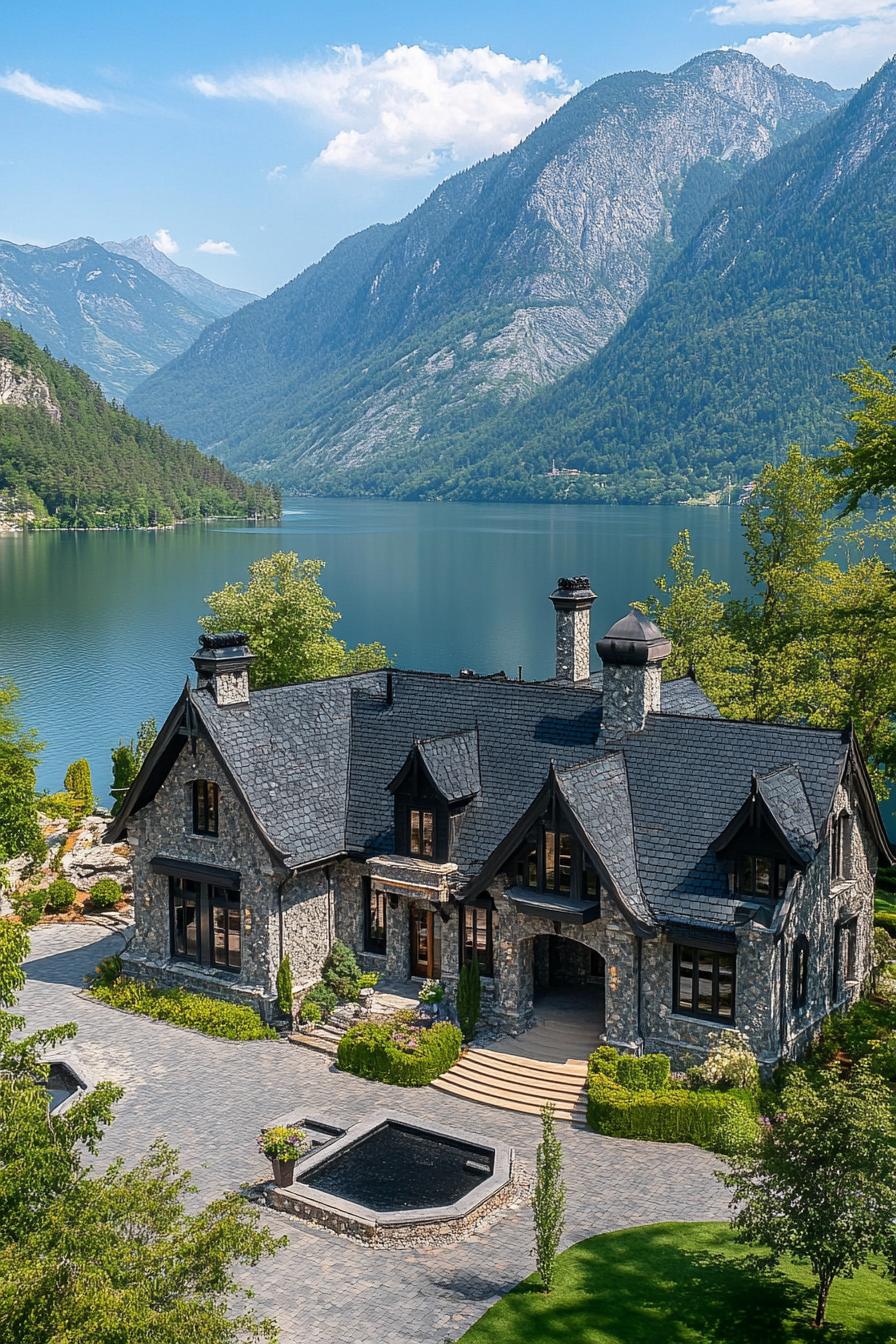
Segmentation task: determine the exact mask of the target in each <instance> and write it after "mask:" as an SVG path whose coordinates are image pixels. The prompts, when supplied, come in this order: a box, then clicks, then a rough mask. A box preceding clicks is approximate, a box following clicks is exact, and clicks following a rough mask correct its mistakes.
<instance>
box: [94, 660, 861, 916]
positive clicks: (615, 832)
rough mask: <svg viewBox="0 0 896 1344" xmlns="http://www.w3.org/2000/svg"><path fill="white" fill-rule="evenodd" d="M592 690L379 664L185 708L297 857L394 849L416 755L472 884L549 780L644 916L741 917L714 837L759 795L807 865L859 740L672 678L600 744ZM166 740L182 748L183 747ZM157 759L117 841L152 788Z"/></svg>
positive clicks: (207, 696)
mask: <svg viewBox="0 0 896 1344" xmlns="http://www.w3.org/2000/svg"><path fill="white" fill-rule="evenodd" d="M596 683H597V678H592V679H591V681H589V682H587V683H584V684H580V685H577V686H571V685H562V684H560V683H556V682H540V683H532V682H514V681H507V680H496V679H489V678H475V677H469V676H464V677H450V676H442V675H438V674H433V673H422V672H403V671H393V672H389V673H386V672H374V673H366V674H360V675H356V676H351V677H343V678H334V679H331V680H325V681H315V682H307V683H301V684H297V685H291V686H284V687H280V688H278V689H275V690H265V691H255V692H253V693H252V695H251V698H250V703H249V704H248V705H243V706H241V705H230V706H222V707H219V706H218V705H216V703H215V701H214V698H213V696H212V694H211V693H210V692H209V691H207V690H202V691H185V695H184V699H183V708H184V712H185V713H189V714H190V715H192V716H193V717H194V718H195V719H196V720H198V722H199V724H200V727H201V730H203V731H205V732H206V733H207V734H208V737H209V739H210V740H211V743H212V745H213V748H214V750H215V751H216V753H217V754H218V756H219V759H220V760H221V762H222V764H223V765H224V767H225V769H226V770H227V772H228V774H229V775H230V776H231V778H232V779H233V780H234V781H235V782H236V784H237V786H238V791H239V793H240V794H241V796H242V797H243V799H244V801H245V802H246V805H247V807H248V808H249V810H250V812H251V814H252V816H253V817H254V819H255V822H256V825H257V826H258V828H259V830H260V832H261V833H262V835H263V837H264V839H265V841H266V843H267V844H268V846H269V848H270V849H271V851H272V853H273V854H274V855H275V857H276V858H278V859H279V861H280V862H281V863H282V864H283V865H284V866H285V867H297V866H300V865H306V864H313V863H315V862H321V861H323V860H325V859H331V858H333V857H334V856H335V855H337V854H344V853H347V854H355V855H365V854H366V855H372V854H382V853H391V852H393V851H394V849H395V834H394V799H393V796H392V793H391V792H390V787H389V786H390V784H391V783H393V782H394V781H395V779H396V777H398V776H399V775H400V773H401V771H402V769H403V767H405V766H406V763H407V762H408V760H409V758H410V756H411V754H412V753H413V752H415V751H416V752H417V753H418V754H419V758H420V760H421V761H422V762H423V764H424V767H425V769H426V772H427V773H428V774H429V776H430V778H431V779H432V781H433V783H434V784H435V786H436V787H437V788H438V789H439V791H440V792H441V793H442V794H443V796H444V797H445V798H446V800H447V801H448V802H449V803H451V804H454V805H457V806H459V807H460V822H459V825H458V826H457V828H456V833H455V839H454V846H453V850H452V853H451V856H450V857H451V860H452V861H453V862H454V863H456V864H457V867H458V882H459V883H460V884H461V885H462V886H463V885H469V884H472V883H474V882H475V879H476V878H477V876H478V875H480V874H481V873H482V872H483V870H485V869H486V868H487V866H488V863H489V860H490V858H491V857H492V856H493V855H495V854H496V852H497V851H498V850H499V847H500V846H501V844H502V842H503V841H505V840H506V838H507V837H508V836H509V835H510V834H511V833H512V832H513V830H514V828H515V826H516V825H517V824H518V823H519V821H520V818H521V817H523V816H524V815H525V814H526V812H527V810H528V809H530V808H531V807H532V806H533V804H534V802H535V800H536V799H537V798H538V797H539V795H540V794H541V793H542V791H543V790H544V789H545V786H546V782H547V781H548V780H549V779H552V780H553V781H554V787H556V789H557V791H558V793H559V796H560V798H561V801H562V802H563V804H564V805H565V806H566V807H568V808H569V810H570V811H571V813H572V814H573V815H574V817H575V819H576V822H577V824H578V826H579V828H580V829H581V832H582V834H583V835H584V836H585V837H586V838H587V840H588V844H589V847H591V848H592V849H593V851H594V852H595V853H596V854H597V856H598V857H599V859H600V861H601V865H602V866H603V867H604V868H605V870H606V871H607V872H608V874H609V875H610V877H611V880H612V885H613V887H614V888H615V889H616V891H617V892H618V894H619V896H620V899H621V900H622V901H623V904H624V905H625V907H626V908H627V910H628V911H629V913H630V915H631V917H632V918H633V919H634V920H636V921H637V922H639V923H643V924H647V923H655V922H657V921H659V922H663V921H672V922H685V923H693V924H698V925H705V926H716V927H731V926H732V924H733V921H734V914H735V909H736V906H737V902H736V901H735V900H734V899H733V898H732V896H731V895H730V894H729V890H728V881H727V874H726V871H725V869H724V867H723V865H721V864H720V863H719V862H718V860H717V858H716V856H715V853H714V850H713V842H714V841H715V840H716V839H717V838H718V837H719V835H720V833H721V832H723V831H724V829H725V827H726V826H728V825H729V823H730V822H731V821H732V818H734V817H735V815H736V814H737V812H738V809H739V808H741V807H742V806H743V804H744V800H745V799H747V798H748V797H749V796H750V794H751V790H756V789H757V788H758V790H759V791H761V795H762V799H763V802H764V805H765V806H767V807H768V808H769V809H770V810H771V812H772V813H773V814H774V816H775V818H776V820H777V824H778V825H779V826H780V828H781V831H782V833H784V834H786V835H787V837H788V838H789V840H790V842H791V844H792V845H793V847H794V849H795V850H796V851H797V852H798V853H799V854H801V855H802V856H803V857H804V859H805V861H806V862H808V861H809V860H810V859H811V856H812V854H814V853H815V851H816V849H817V846H818V844H819V841H820V837H821V836H822V832H823V828H824V826H825V822H826V820H827V818H828V816H829V814H830V811H831V807H832V803H833V799H834V795H835V792H836V789H837V786H838V784H839V782H840V780H841V778H842V777H843V772H844V769H845V767H846V764H847V761H848V759H849V757H850V752H851V750H853V748H852V739H851V736H850V734H849V733H841V732H838V731H824V730H819V729H810V728H801V727H787V726H783V725H777V724H758V723H747V722H735V721H730V720H725V719H722V718H721V717H720V716H719V714H718V711H717V710H716V709H715V707H714V706H713V705H711V703H710V702H709V701H708V700H707V698H706V696H705V695H704V693H703V691H702V690H701V689H700V687H699V686H697V684H696V683H695V682H694V681H693V680H692V679H691V678H683V679H682V680H680V681H672V682H667V683H665V684H664V685H663V688H662V700H661V709H660V712H659V713H656V714H650V715H649V716H648V718H647V721H646V724H645V727H644V728H643V729H642V730H641V731H640V732H635V733H630V734H628V735H627V736H626V737H624V738H622V739H621V740H619V741H616V742H614V744H613V746H612V748H604V746H603V745H602V744H601V741H600V730H601V714H602V699H603V697H602V694H601V690H600V687H599V685H598V684H596ZM170 741H171V744H172V745H169V747H168V748H167V750H168V751H169V753H170V751H172V750H176V749H179V748H178V747H177V744H176V742H175V740H174V739H173V738H171V739H170ZM160 750H161V748H160ZM858 759H859V760H860V757H859V758H858ZM150 765H151V763H150V762H147V769H146V770H145V772H144V775H143V783H142V784H141V781H140V780H138V782H137V785H135V787H134V789H133V790H132V792H131V794H130V795H129V797H128V799H127V801H126V804H125V807H124V808H123V809H122V813H121V814H120V818H119V820H118V822H117V823H116V824H117V833H120V832H121V831H122V830H123V829H124V828H125V826H126V821H127V815H128V814H129V812H131V811H133V810H134V808H135V807H139V806H142V805H143V804H144V803H145V802H146V801H147V798H148V797H149V796H150V795H151V792H152V791H153V789H152V779H153V778H154V777H155V778H157V777H158V773H159V767H158V766H156V768H155V776H153V770H152V769H151V768H149V767H150ZM862 768H864V767H862ZM155 787H157V784H156V786H155ZM884 843H885V842H884Z"/></svg>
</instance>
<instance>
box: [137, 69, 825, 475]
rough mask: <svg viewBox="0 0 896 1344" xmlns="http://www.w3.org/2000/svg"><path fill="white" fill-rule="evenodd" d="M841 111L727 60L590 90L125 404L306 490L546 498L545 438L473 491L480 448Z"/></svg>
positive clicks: (807, 90)
mask: <svg viewBox="0 0 896 1344" xmlns="http://www.w3.org/2000/svg"><path fill="white" fill-rule="evenodd" d="M848 96H849V95H848V94H847V93H844V92H842V91H836V90H834V89H832V88H830V87H829V86H827V85H824V84H818V83H813V82H812V81H809V80H804V79H798V78H796V77H794V76H791V75H789V74H787V73H786V72H785V71H784V70H782V69H781V68H780V67H776V68H775V69H769V68H768V67H767V66H765V65H763V64H762V63H761V62H759V61H757V60H755V59H754V58H753V57H750V56H747V55H744V54H742V53H738V52H730V51H724V52H711V53H708V54H706V55H704V56H701V57H698V58H696V59H694V60H692V61H689V62H688V63H687V64H686V65H684V66H682V67H681V68H680V69H678V70H676V71H674V72H672V73H671V74H669V75H656V74H651V73H647V72H636V73H629V74H623V75H617V76H612V77H610V78H608V79H603V80H600V81H598V82H597V83H596V84H594V85H592V86H591V87H590V88H588V89H585V90H583V92H581V93H580V94H578V95H577V96H576V97H574V98H572V99H570V100H569V102H567V103H566V104H565V105H564V106H563V107H562V108H561V109H560V110H559V111H558V112H556V113H555V114H554V115H553V116H552V117H550V118H549V119H548V120H547V121H546V122H544V123H543V124H542V125H541V126H539V127H538V128H537V129H536V130H535V131H534V132H533V133H532V134H531V135H530V136H529V137H528V138H527V139H526V140H524V141H523V142H522V143H521V144H519V145H518V146H517V147H516V148H515V149H513V150H511V151H509V152H508V153H505V154H502V155H498V156H496V157H495V158H493V159H490V160H488V161H486V162H483V163H480V164H477V165H476V166H474V167H473V168H471V169H469V170H467V171H466V172H463V173H459V174H457V175H456V176H454V177H452V178H450V179H448V180H447V181H446V182H444V183H443V184H442V185H441V186H440V187H438V188H437V189H436V190H435V191H434V192H433V193H432V195H431V196H430V197H429V198H428V199H427V200H426V201H425V202H424V203H423V204H422V205H421V206H420V207H419V208H418V209H417V210H415V211H413V212H412V213H411V214H410V215H409V216H407V218H405V219H404V220H401V221H400V222H399V223H397V224H392V225H380V226H375V227H373V228H370V229H367V230H364V231H363V232H362V233H360V234H356V235H354V236H353V237H350V238H347V239H346V240H344V241H343V242H342V243H340V244H339V245H338V246H337V247H336V248H334V249H333V251H332V252H330V253H329V254H328V255H327V256H326V257H324V258H323V259H322V260H321V261H320V262H319V263H317V264H316V265H314V266H311V267H309V268H308V269H307V270H306V271H304V272H303V273H302V274H301V275H299V276H298V277H297V278H296V279H295V280H293V281H291V282H290V283H289V284H287V285H285V286H284V287H283V288H282V289H280V290H277V291H276V292H275V293H274V294H272V295H270V296H269V297H268V298H267V299H264V300H262V301H261V302H259V303H256V304H253V305H252V306H251V307H249V308H245V309H242V310H241V311H239V312H237V313H235V314H233V315H232V316H230V317H228V318H224V319H222V320H221V321H218V322H216V323H215V324H214V325H213V326H211V327H209V328H208V329H207V330H206V331H204V332H203V333H202V335H201V336H200V337H199V339H198V340H197V341H196V342H195V343H194V344H193V345H192V346H191V347H190V348H189V350H187V351H186V352H185V353H184V354H183V355H181V356H180V357H179V358H177V359H175V360H173V361H172V362H171V363H170V364H168V365H166V366H165V367H164V368H162V369H160V370H159V371H158V372H157V373H156V374H155V375H154V376H152V377H151V378H149V379H148V380H147V381H146V382H144V383H143V384H141V385H140V386H139V387H138V388H136V389H135V391H134V392H133V393H132V394H131V396H130V398H129V403H128V404H129V405H130V406H131V407H132V408H133V409H134V410H135V411H136V412H137V413H139V414H141V415H146V416H148V417H150V418H151V419H155V420H159V421H161V422H162V423H164V424H166V425H167V426H168V427H170V428H172V429H173V430H174V431H176V432H177V433H178V434H184V435H189V436H191V437H194V438H195V439H196V440H197V442H199V443H200V444H201V445H202V446H204V447H210V448H213V449H214V451H215V452H217V453H218V454H219V455H220V456H222V458H223V459H224V460H226V461H228V462H229V463H231V464H232V465H234V466H235V467H237V469H243V468H245V467H248V466H252V468H253V469H255V468H258V469H260V470H261V471H262V472H264V473H265V474H266V475H268V476H270V477H271V478H272V479H277V480H279V481H281V482H283V483H284V484H286V485H288V486H294V487H297V488H300V489H303V490H321V491H327V492H334V491H336V492H343V491H348V492H351V493H378V494H394V495H414V496H419V495H425V496H427V497H472V498H477V497H514V498H527V497H541V496H544V497H555V496H556V494H557V493H558V491H559V490H560V489H561V486H560V485H558V484H557V478H548V477H546V475H545V471H546V469H547V468H546V467H545V462H547V466H548V467H549V466H550V460H551V457H552V455H553V440H554V435H553V430H552V427H551V425H549V424H547V423H546V424H544V425H543V427H542V429H541V430H540V436H539V441H538V444H537V445H535V447H534V448H530V447H529V446H528V445H529V444H531V441H532V440H531V435H524V438H525V440H526V443H527V447H526V451H525V453H523V454H521V453H519V452H518V451H517V448H518V445H517V443H516V442H515V441H507V442H506V444H503V458H502V460H501V461H500V462H496V463H495V464H494V465H495V471H494V472H492V470H491V467H490V468H489V471H488V473H487V474H486V477H480V476H479V474H478V467H479V464H480V463H481V462H483V461H490V460H491V459H492V458H494V455H495V444H494V442H493V441H492V439H491V438H490V434H491V433H492V432H493V431H495V430H496V427H499V426H502V425H503V424H504V423H505V422H506V420H507V418H508V417H511V418H512V417H513V415H514V411H515V408H519V416H520V421H521V423H522V425H523V427H524V428H525V422H526V418H527V415H528V411H529V408H530V407H535V406H536V405H541V404H542V402H543V400H544V399H546V398H549V397H550V396H551V395H552V392H551V388H552V385H553V391H554V392H556V391H557V389H558V388H560V387H564V386H565V385H566V380H567V378H569V377H571V376H572V377H574V376H575V371H576V370H582V369H583V367H584V368H589V367H590V366H591V362H592V361H599V359H600V357H601V355H600V352H601V351H602V350H603V349H604V347H606V346H607V345H608V342H609V343H610V345H611V346H612V344H613V343H614V338H615V337H616V334H617V333H618V332H619V331H620V329H622V330H626V329H627V327H628V325H629V324H630V323H631V322H632V321H633V320H634V319H633V314H636V313H637V312H638V311H639V305H640V304H641V303H642V301H644V300H645V295H649V294H650V293H651V292H652V291H653V290H654V288H655V287H656V286H657V285H659V284H660V283H662V278H663V277H664V276H665V275H666V274H668V272H669V268H670V266H673V265H675V264H678V263H679V262H681V261H682V260H683V258H684V256H685V255H687V254H688V253H689V251H690V249H691V247H692V245H693V241H694V238H695V235H696V234H698V233H699V231H700V229H701V226H702V225H703V222H704V221H705V220H706V218H707V217H708V215H709V214H710V213H711V212H712V211H713V209H714V208H716V207H717V206H718V204H719V202H720V201H721V200H723V199H724V198H725V197H726V196H727V194H728V193H730V192H731V191H732V190H735V189H736V188H737V186H738V184H739V183H740V181H741V180H742V179H743V177H744V175H745V174H746V175H747V176H749V175H750V174H751V173H752V172H760V171H761V165H762V164H763V163H764V162H768V161H769V160H770V159H773V158H774V157H775V156H776V155H777V154H779V153H780V152H782V149H783V148H785V147H786V146H787V145H788V144H789V143H790V142H791V141H793V140H794V139H795V137H797V136H799V135H801V134H803V133H805V132H807V131H811V129H812V128H813V127H815V126H816V125H818V123H820V122H823V121H825V120H827V119H828V118H830V117H831V114H832V113H834V112H836V110H837V109H838V108H839V107H840V106H841V105H842V104H843V103H844V101H845V100H846V99H847V98H848ZM757 165H759V166H758V167H757ZM546 389H547V390H546ZM514 423H516V422H515V421H514ZM497 432H499V433H500V432H501V431H500V429H498V430H497ZM515 432H517V433H518V432H519V431H515ZM571 465H572V464H571ZM563 466H565V463H561V468H562V467H563ZM603 475H606V473H603ZM494 477H500V478H501V479H500V480H498V481H497V482H496V480H495V479H494ZM561 479H562V481H563V485H562V488H563V489H568V481H567V480H566V478H561ZM598 487H600V489H602V490H603V491H604V492H605V493H604V497H611V492H610V491H608V489H607V482H606V480H601V481H599V482H596V483H594V484H593V486H592V489H593V490H596V489H597V488H598ZM613 488H614V489H615V486H614V487H613Z"/></svg>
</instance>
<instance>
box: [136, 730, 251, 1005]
mask: <svg viewBox="0 0 896 1344" xmlns="http://www.w3.org/2000/svg"><path fill="white" fill-rule="evenodd" d="M192 745H193V744H192V743H190V742H185V744H184V747H183V749H182V750H181V753H180V755H179V756H178V758H177V760H176V761H175V762H174V765H173V766H172V768H171V771H170V773H169V774H168V777H167V779H166V780H165V781H164V782H163V784H162V786H161V787H160V789H159V791H158V793H157V794H156V796H155V798H154V799H153V800H152V802H151V803H148V804H147V805H146V807H143V808H141V809H140V811H139V812H137V813H136V814H135V815H134V816H133V817H132V818H131V819H130V821H129V822H128V839H129V841H130V844H131V846H132V851H133V869H134V920H135V924H136V935H135V937H134V940H133V942H132V943H131V945H130V947H129V949H128V951H127V954H126V956H125V957H123V959H122V960H123V961H124V962H125V964H126V969H127V971H128V973H129V974H133V975H137V976H140V977H141V978H143V979H151V980H155V981H156V982H157V983H159V984H170V983H180V984H186V985H193V984H194V983H198V984H201V986H202V988H203V990H204V992H207V993H213V994H216V995H217V996H219V997H221V998H228V999H233V1000H234V1001H235V1002H243V1001H245V1000H246V999H247V998H250V999H252V1000H254V1001H255V1002H257V1003H258V1005H259V1008H260V1009H261V1011H262V1012H263V1013H264V1014H265V1015H266V1016H268V1017H270V1016H271V1015H272V1013H273V1011H274V1009H273V1004H274V1000H275V991H274V985H273V978H272V974H271V967H272V965H274V975H276V965H275V964H274V962H275V958H276V955H277V944H276V942H274V943H273V946H272V920H273V917H272V911H276V890H277V887H276V881H275V877H274V870H273V864H272V862H271V858H270V855H269V854H268V852H267V850H266V849H265V847H264V845H263V844H262V843H261V840H260V839H259V837H258V833H257V831H256V830H255V828H254V826H253V825H252V823H251V821H250V819H249V817H248V815H247V813H246V811H245V809H244V807H243V806H242V803H241V802H240V801H239V799H238V798H237V797H236V795H235V794H234V793H233V791H232V790H231V788H230V785H229V784H228V782H227V780H226V778H225V776H224V774H223V772H222V770H221V768H220V766H219V765H218V762H217V760H216V758H215V756H214V754H213V753H212V751H211V749H210V747H209V746H208V744H207V743H206V742H205V741H204V740H203V739H202V738H199V739H198V740H197V741H196V743H195V748H196V749H195V753H194V751H193V749H192ZM196 779H209V780H212V781H213V782H214V783H216V784H217V785H218V834H217V835H216V836H208V835H194V834H193V832H192V826H193V820H192V816H193V814H192V802H191V792H190V785H191V784H192V782H193V780H196ZM159 855H165V856H167V857H169V858H175V859H183V860H186V861H187V862H190V863H203V864H210V865H213V866H215V867H219V868H231V869H234V870H236V871H238V872H239V873H240V906H241V917H242V930H241V937H242V949H241V950H242V968H241V970H240V971H239V972H238V973H234V972H226V971H220V970H216V969H213V968H210V967H209V968H206V967H197V966H193V965H191V964H189V963H185V962H182V961H178V960H173V959H172V957H171V929H170V916H169V898H168V890H169V888H168V877H167V876H166V875H165V874H163V873H155V872H153V871H152V870H151V868H150V861H151V860H152V859H154V858H156V857H157V856H159Z"/></svg>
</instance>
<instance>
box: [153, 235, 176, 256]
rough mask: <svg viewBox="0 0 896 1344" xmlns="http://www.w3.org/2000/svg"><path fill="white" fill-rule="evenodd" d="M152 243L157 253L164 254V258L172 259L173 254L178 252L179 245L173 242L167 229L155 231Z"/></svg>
mask: <svg viewBox="0 0 896 1344" xmlns="http://www.w3.org/2000/svg"><path fill="white" fill-rule="evenodd" d="M152 241H153V244H154V246H155V247H156V248H157V249H158V251H159V252H164V253H165V256H166V257H173V256H174V254H175V252H179V251H180V243H177V242H175V240H174V239H173V238H172V237H171V234H170V233H169V232H168V230H167V229H156V231H155V233H154V234H153V236H152Z"/></svg>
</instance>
